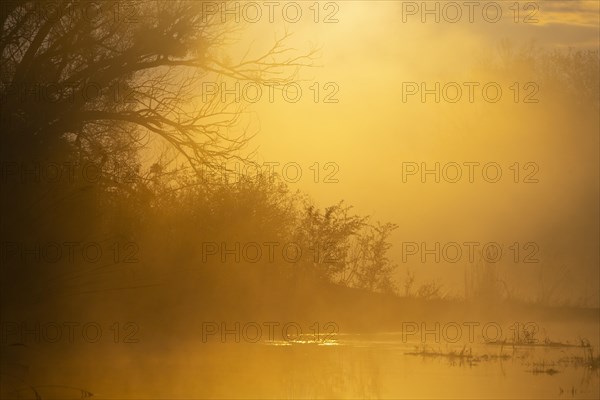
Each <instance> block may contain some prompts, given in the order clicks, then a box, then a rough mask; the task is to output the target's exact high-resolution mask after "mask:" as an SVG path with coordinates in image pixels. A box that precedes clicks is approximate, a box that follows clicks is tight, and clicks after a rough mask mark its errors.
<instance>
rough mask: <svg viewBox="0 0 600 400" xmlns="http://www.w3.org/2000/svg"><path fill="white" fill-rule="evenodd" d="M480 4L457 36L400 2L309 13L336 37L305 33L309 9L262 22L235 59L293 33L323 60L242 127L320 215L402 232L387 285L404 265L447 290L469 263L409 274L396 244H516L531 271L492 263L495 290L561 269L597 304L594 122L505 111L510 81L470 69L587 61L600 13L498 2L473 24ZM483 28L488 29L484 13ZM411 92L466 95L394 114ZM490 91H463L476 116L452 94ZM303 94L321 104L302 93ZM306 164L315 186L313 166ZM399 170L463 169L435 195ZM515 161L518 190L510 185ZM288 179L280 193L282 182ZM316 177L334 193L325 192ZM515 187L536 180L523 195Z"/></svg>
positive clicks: (592, 5)
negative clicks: (447, 89)
mask: <svg viewBox="0 0 600 400" xmlns="http://www.w3.org/2000/svg"><path fill="white" fill-rule="evenodd" d="M458 3H459V4H463V3H462V2H458ZM484 3H485V2H483V3H481V4H482V5H481V6H480V7H478V8H476V9H475V10H474V12H473V19H474V22H473V23H470V22H469V20H468V18H469V14H468V11H469V10H468V9H467V8H466V7H462V9H461V12H462V13H463V14H462V19H461V20H460V21H458V22H457V23H451V22H448V21H445V20H444V15H446V17H447V18H453V15H455V14H454V12H453V11H452V10H450V9H448V10H446V11H447V14H443V13H442V14H441V21H440V23H435V21H434V17H433V16H426V17H427V18H428V19H427V20H426V23H422V22H421V17H422V15H421V14H420V10H418V11H417V12H416V13H414V8H413V9H411V8H410V7H412V5H411V4H408V5H407V4H406V3H405V4H404V5H403V3H401V2H392V1H381V2H372V1H369V2H367V1H345V2H337V3H336V4H337V5H338V6H339V11H337V10H336V9H334V8H333V7H332V8H329V9H323V10H321V11H322V13H323V14H321V15H320V18H323V16H324V15H325V14H328V13H329V12H334V11H337V12H336V13H335V15H334V17H335V18H337V19H338V22H337V23H329V24H325V23H315V22H314V21H313V20H312V18H313V16H314V15H313V14H312V11H311V10H309V9H308V7H309V6H310V4H312V3H310V4H308V3H302V4H303V6H302V8H303V12H304V14H303V18H302V19H301V20H300V22H298V23H295V24H292V23H287V24H286V23H283V20H282V18H281V17H280V15H279V14H275V17H276V18H275V19H276V21H275V23H272V24H271V23H269V22H268V20H266V18H263V19H262V20H261V23H256V24H249V25H248V26H249V29H248V30H247V31H246V33H245V34H244V35H245V36H244V38H243V41H242V43H241V44H240V46H243V47H244V49H246V48H248V46H250V43H252V48H255V49H260V48H261V46H265V45H267V44H268V43H271V41H272V40H273V39H274V38H275V37H276V36H281V34H282V33H283V31H284V27H287V28H288V30H289V31H290V32H291V33H293V36H292V38H291V39H290V43H291V44H292V45H293V46H294V47H296V48H297V49H306V48H309V47H310V46H311V45H313V44H316V45H320V46H321V47H322V52H321V58H320V59H319V60H318V61H317V63H318V64H319V65H320V67H318V68H313V69H310V70H305V71H303V72H302V73H301V76H300V77H301V78H304V79H306V81H305V82H299V85H300V87H301V89H302V94H303V96H302V98H301V99H300V100H299V101H298V102H296V103H291V102H288V101H286V100H285V99H284V98H283V97H282V95H281V94H280V93H279V92H277V93H275V98H274V101H273V102H270V101H269V100H268V95H267V92H266V91H265V92H264V93H263V96H262V97H261V101H259V102H257V103H256V104H254V105H253V106H252V107H251V109H252V110H253V111H254V112H255V114H254V120H255V123H254V127H255V128H256V129H260V133H259V135H258V136H257V137H256V138H255V142H254V143H255V145H257V146H259V152H258V155H259V161H260V162H278V163H280V164H281V165H284V164H286V163H290V162H295V163H298V164H299V165H300V167H301V169H302V173H303V175H302V178H301V179H300V180H299V182H298V183H294V184H292V187H297V188H300V189H302V190H304V191H306V192H308V193H310V194H311V195H312V196H313V198H314V199H315V200H316V201H317V202H318V203H319V204H320V205H322V206H325V205H329V204H332V203H336V202H337V201H339V200H341V199H343V200H345V201H346V202H347V203H348V204H352V205H354V206H355V209H356V211H357V212H358V213H361V214H369V215H372V216H373V217H374V219H378V220H382V221H390V222H394V223H397V224H398V225H400V229H399V230H398V231H397V232H396V234H395V236H394V241H395V247H394V250H393V255H394V257H395V258H396V259H397V260H398V261H399V264H400V265H401V266H402V267H403V268H400V272H399V273H400V274H403V271H404V268H405V267H410V268H411V269H413V270H415V271H417V275H418V276H422V277H431V278H432V279H435V278H440V279H441V277H443V281H447V282H454V284H456V285H455V286H456V287H460V285H462V280H463V273H464V268H465V267H467V266H468V265H469V262H468V260H464V257H463V259H461V261H460V262H457V263H456V264H452V265H448V264H444V263H441V264H439V265H432V263H421V262H420V261H418V258H419V257H418V256H414V257H413V258H411V260H417V261H416V262H412V263H411V262H407V263H402V262H400V261H401V256H402V253H401V248H402V246H401V243H402V242H421V241H426V242H428V243H431V245H432V246H433V243H434V242H435V241H439V242H440V243H441V245H442V246H443V244H444V243H447V242H455V241H456V242H459V243H462V242H468V241H474V242H481V243H485V242H488V241H493V242H498V243H502V244H503V246H510V244H511V243H514V242H518V243H519V246H521V247H522V246H524V245H526V244H527V243H529V242H533V243H535V244H536V245H537V246H538V247H539V253H538V254H537V258H538V259H540V262H539V263H534V264H523V263H522V262H521V261H522V260H521V259H522V258H523V257H524V256H525V255H526V254H528V253H529V252H530V251H533V250H532V249H533V248H532V247H530V248H528V249H523V248H521V253H520V254H519V255H518V256H517V257H518V259H519V262H518V263H514V262H512V261H511V257H512V256H513V255H514V254H513V253H509V254H506V255H503V258H502V263H499V264H498V265H500V264H502V269H503V271H504V272H505V273H506V274H507V279H511V277H513V278H514V279H515V280H521V279H520V278H515V277H520V276H521V275H522V274H525V275H528V276H532V277H535V279H536V280H538V281H539V276H540V275H539V274H540V273H543V274H544V273H546V272H544V271H554V270H563V269H564V268H566V269H568V270H569V271H571V272H570V273H569V277H570V278H569V279H570V280H572V282H571V283H572V287H571V289H573V288H576V289H573V290H575V291H578V290H584V289H585V290H589V291H590V292H592V293H593V292H595V293H597V291H598V283H597V282H598V279H599V275H598V171H597V166H598V134H597V133H598V124H597V121H579V120H577V117H575V116H574V115H575V114H574V113H575V112H576V110H575V109H573V110H571V109H562V108H561V109H558V110H557V108H556V107H557V106H556V104H554V103H550V102H549V100H548V99H546V101H544V96H543V94H544V92H543V88H539V93H537V94H536V95H535V96H534V97H535V98H537V99H539V102H538V103H536V104H523V103H519V104H515V103H514V102H512V101H511V99H512V96H513V92H512V91H511V89H510V88H509V86H510V85H511V82H512V81H513V79H512V76H509V77H494V76H486V75H483V73H482V72H478V71H480V70H478V69H477V67H478V66H479V65H480V64H481V62H483V61H484V60H486V59H490V58H493V57H497V56H498V54H499V49H500V46H501V43H502V42H503V41H506V40H508V42H509V43H511V45H512V48H513V49H515V50H516V51H518V50H519V49H522V48H527V47H528V46H531V45H533V46H535V47H536V48H538V49H542V48H545V49H555V48H569V47H571V48H573V49H574V50H577V49H582V48H586V49H597V47H598V35H599V23H598V15H599V14H598V13H599V3H598V2H597V1H564V2H562V1H550V2H549V1H545V2H536V3H532V4H533V6H527V3H526V2H523V3H521V7H522V8H521V9H520V11H519V14H518V15H515V10H514V9H511V8H510V7H511V6H512V4H514V2H512V1H511V2H496V3H494V4H498V5H499V6H500V9H501V11H502V19H501V20H499V21H498V22H496V23H491V22H489V21H487V20H486V19H485V18H484V17H483V14H482V11H481V9H482V8H483V4H484ZM412 4H413V5H414V4H416V5H417V6H420V4H421V2H417V3H412ZM430 4H433V2H431V3H430ZM441 4H443V2H442V3H441ZM321 6H323V7H324V3H321ZM432 7H433V6H432ZM326 11H327V12H326ZM411 12H413V13H412V14H411ZM413 14H414V15H413ZM486 15H487V18H492V17H493V16H494V9H493V8H491V9H489V10H488V14H486ZM278 16H279V18H277V17H278ZM490 16H491V17H490ZM403 18H404V19H405V20H406V22H402V21H403ZM515 18H517V19H518V21H519V22H515V20H514V19H515ZM527 18H530V19H527ZM526 20H527V23H525V21H526ZM501 79H504V80H503V81H501ZM507 79H508V80H507ZM422 81H427V82H430V83H431V84H432V85H433V83H432V82H435V81H439V82H441V85H444V84H445V83H447V82H457V83H458V84H459V85H461V88H462V89H464V90H465V91H464V92H463V97H462V98H461V101H459V102H458V103H456V104H450V103H447V102H446V103H445V102H443V101H442V102H441V103H440V104H435V103H434V102H433V101H432V99H433V96H430V98H429V99H430V100H428V101H427V102H426V103H422V102H421V101H420V98H419V96H418V95H417V96H413V97H411V98H410V100H409V101H408V102H403V99H402V87H403V82H417V83H420V82H422ZM496 81H497V82H498V84H499V85H500V86H501V88H502V90H503V97H502V100H501V101H499V102H498V103H494V104H491V103H487V102H486V101H484V100H483V99H482V92H481V89H475V92H474V94H475V96H476V97H475V99H474V102H473V103H469V102H468V101H466V100H465V99H466V96H467V92H466V87H465V86H462V83H463V82H479V83H480V85H484V84H486V83H488V82H496ZM514 81H519V85H520V90H521V92H520V96H523V95H525V93H528V92H529V89H531V88H525V87H524V86H523V85H524V84H525V83H526V82H535V81H536V77H535V76H521V75H519V76H517V75H515V76H514ZM315 82H316V83H317V84H318V87H319V90H320V91H319V100H320V101H319V102H318V103H315V102H314V99H313V96H314V95H315V89H314V87H312V86H311V85H314V84H315ZM327 83H330V85H329V86H325V85H326V84H327ZM311 87H312V88H313V89H311ZM338 89H339V90H338ZM526 89H527V90H526ZM334 92H335V94H334V95H333V97H331V98H330V99H337V100H338V102H337V103H327V104H326V103H324V102H323V100H325V96H326V95H327V94H333V93H334ZM578 123H579V124H580V125H579V126H575V125H574V124H578ZM573 132H575V134H573ZM316 162H317V163H319V166H320V173H321V175H320V176H319V178H318V180H319V183H315V182H314V167H313V169H311V168H310V167H311V166H314V164H315V163H316ZM328 162H331V163H335V164H336V165H337V166H339V170H336V169H335V168H334V167H333V166H331V165H327V169H326V163H328ZM403 162H404V163H406V162H414V163H417V164H416V165H419V166H421V163H422V162H425V163H427V164H426V165H427V167H428V168H434V165H435V163H436V162H440V166H441V167H442V166H444V165H445V163H450V162H455V163H458V164H459V165H461V166H463V168H462V173H463V178H462V179H461V180H460V181H459V182H458V183H455V184H453V183H447V182H446V183H444V182H442V183H439V184H436V183H433V182H432V180H433V177H430V178H429V179H430V181H429V183H425V184H423V183H421V182H420V178H419V175H418V174H417V175H415V176H410V177H408V181H407V182H406V183H403V182H402V178H403V177H402V171H403V169H402V165H403V164H402V163H403ZM465 162H478V163H480V166H479V167H477V168H476V169H475V170H474V172H475V175H474V180H475V182H474V183H469V182H468V179H467V175H465V174H466V173H468V169H467V167H464V164H463V163H465ZM487 163H498V165H500V167H501V169H502V178H501V179H500V180H499V182H497V183H488V182H486V181H485V180H484V179H483V178H482V175H481V174H482V171H481V166H482V165H484V164H487ZM515 163H519V164H518V169H519V173H520V175H519V177H518V178H517V179H518V180H519V183H514V182H513V180H514V179H515V176H514V173H515V171H514V169H515V168H516V167H515ZM527 163H531V164H527ZM511 166H512V167H511ZM449 168H450V167H449ZM511 168H513V169H511ZM276 171H279V172H281V170H280V169H279V170H277V168H276ZM290 171H291V177H290V180H293V177H294V175H295V172H294V171H295V169H294V168H292V169H291V170H288V172H290ZM448 171H450V170H448ZM334 172H335V175H332V176H330V175H328V174H329V173H334ZM529 174H531V175H529ZM326 176H330V177H332V178H337V179H338V180H339V182H338V183H323V182H322V180H323V179H324V178H325V177H326ZM527 176H529V177H530V178H532V179H537V180H539V182H538V183H530V184H525V183H523V182H522V181H523V180H524V179H525V178H526V177H527ZM505 250H506V249H505ZM505 264H506V265H505ZM548 273H550V272H548ZM571 283H569V282H566V283H565V285H570V284H571ZM449 285H453V284H451V283H449ZM457 290H459V291H460V289H457ZM565 290H567V289H565ZM534 291H535V290H534ZM596 297H597V296H596Z"/></svg>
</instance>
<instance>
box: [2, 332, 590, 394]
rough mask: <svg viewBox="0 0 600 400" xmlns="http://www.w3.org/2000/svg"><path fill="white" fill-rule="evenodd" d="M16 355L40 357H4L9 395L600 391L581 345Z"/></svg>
mask: <svg viewBox="0 0 600 400" xmlns="http://www.w3.org/2000/svg"><path fill="white" fill-rule="evenodd" d="M13 350H14V349H13ZM19 350H27V351H29V352H30V353H31V352H33V353H35V352H38V354H34V355H33V356H31V354H30V357H29V359H28V360H19V359H18V356H16V357H15V358H13V359H11V360H3V364H4V366H3V367H4V369H3V374H2V378H3V385H2V386H3V388H2V390H3V392H2V394H3V398H7V397H9V396H13V397H14V398H31V399H36V395H37V396H38V397H37V398H42V399H44V398H82V397H85V396H90V395H91V393H93V397H91V398H107V399H109V398H132V399H133V398H174V397H176V398H185V397H193V398H527V399H534V398H540V399H541V398H598V394H599V369H598V365H597V363H596V364H595V365H592V364H590V363H589V362H588V361H589V360H590V359H589V358H588V356H589V352H590V351H593V350H592V349H590V348H582V347H575V346H570V347H569V346H512V345H489V344H482V343H472V344H469V345H466V344H461V343H456V344H452V345H450V344H438V343H425V344H422V343H421V342H420V341H414V342H405V341H403V340H401V338H400V334H394V333H391V334H390V333H387V334H371V335H349V334H339V335H336V336H335V337H332V338H330V339H328V340H326V341H315V340H314V339H313V340H311V339H310V338H309V337H300V338H296V339H295V340H293V341H289V342H285V341H265V342H261V343H254V344H249V343H245V344H243V343H221V342H213V343H210V342H209V343H191V342H188V343H184V342H181V343H177V344H170V345H164V346H159V347H153V348H150V347H149V346H148V345H144V344H143V343H140V344H139V346H138V345H136V346H117V347H113V348H111V349H106V348H105V349H100V348H99V347H98V346H94V345H93V344H86V345H79V346H75V348H71V350H70V351H69V352H68V353H65V352H64V350H61V349H59V348H52V347H46V348H44V349H41V348H40V349H36V348H29V347H28V348H27V349H19ZM19 361H24V362H27V365H25V364H23V363H19ZM79 388H85V391H82V390H80V389H79ZM34 390H35V391H34ZM88 390H89V392H90V393H88V392H87V391H88Z"/></svg>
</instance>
